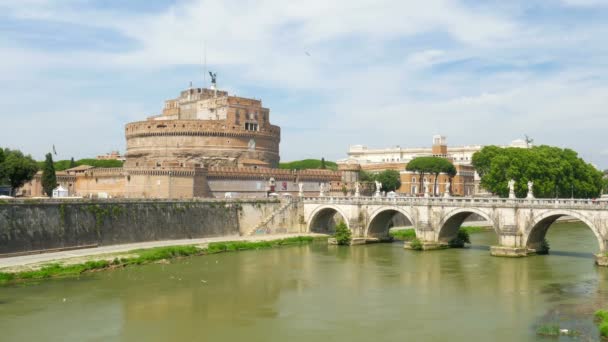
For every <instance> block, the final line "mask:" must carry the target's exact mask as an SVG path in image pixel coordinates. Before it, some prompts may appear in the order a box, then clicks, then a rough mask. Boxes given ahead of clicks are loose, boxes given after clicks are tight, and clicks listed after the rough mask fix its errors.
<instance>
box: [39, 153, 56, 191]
mask: <svg viewBox="0 0 608 342" xmlns="http://www.w3.org/2000/svg"><path fill="white" fill-rule="evenodd" d="M56 186H57V175H56V174H55V165H54V164H53V156H52V155H51V154H50V153H47V154H46V160H45V161H44V168H42V190H43V191H44V193H45V194H46V195H47V196H49V197H51V196H53V189H55V187H56Z"/></svg>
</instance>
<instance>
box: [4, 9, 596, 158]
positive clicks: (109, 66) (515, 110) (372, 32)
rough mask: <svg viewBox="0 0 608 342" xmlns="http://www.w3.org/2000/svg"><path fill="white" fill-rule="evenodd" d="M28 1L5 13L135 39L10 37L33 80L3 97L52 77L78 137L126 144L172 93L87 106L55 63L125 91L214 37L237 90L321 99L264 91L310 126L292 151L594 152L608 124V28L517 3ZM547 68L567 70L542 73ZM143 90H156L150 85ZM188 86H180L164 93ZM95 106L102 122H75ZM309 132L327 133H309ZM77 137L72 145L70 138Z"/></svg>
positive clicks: (291, 120) (18, 73)
mask: <svg viewBox="0 0 608 342" xmlns="http://www.w3.org/2000/svg"><path fill="white" fill-rule="evenodd" d="M28 1H33V2H35V5H34V4H32V5H31V6H16V5H15V3H14V2H4V1H2V0H0V8H5V9H6V10H7V13H10V15H11V16H13V17H14V18H15V19H16V20H19V19H23V18H27V19H28V20H48V21H56V22H59V23H70V24H78V25H85V26H87V27H96V28H103V29H107V30H112V31H115V32H117V33H118V34H121V35H123V36H124V37H127V38H128V39H131V40H133V45H132V46H131V47H130V49H126V50H124V51H114V52H109V51H97V50H87V51H78V52H74V51H69V50H67V51H66V50H51V51H45V52H44V53H43V52H41V50H40V49H34V48H31V47H25V46H23V45H18V44H17V42H15V41H14V40H13V41H10V42H11V43H10V44H9V40H7V39H0V53H1V54H2V55H3V59H2V61H1V63H0V73H2V75H3V80H4V81H5V82H8V81H11V82H17V85H16V86H15V87H14V88H15V89H11V90H10V91H9V92H7V93H5V94H0V100H4V101H3V102H4V103H7V102H8V103H11V104H14V105H13V108H16V109H15V110H19V109H18V105H17V104H18V103H23V102H27V96H24V95H23V94H20V92H19V91H18V90H22V89H25V88H26V86H27V84H28V82H37V83H38V82H40V84H43V85H44V87H46V91H47V92H48V93H49V94H48V95H49V97H51V98H52V97H55V100H53V106H54V107H53V110H50V111H44V110H41V111H40V113H41V114H38V115H37V116H35V117H32V121H30V122H45V120H48V119H45V117H51V116H52V117H56V118H59V119H60V120H61V122H63V125H64V126H63V127H66V128H67V129H68V130H69V131H74V132H80V131H81V129H82V130H83V131H87V130H90V131H91V132H95V133H94V134H96V135H97V139H98V140H99V139H100V138H104V139H110V137H109V136H107V135H102V134H101V133H99V132H103V131H112V132H114V130H116V132H118V133H115V135H112V139H114V141H116V139H119V140H118V141H119V143H120V144H123V138H122V136H121V135H122V124H124V123H125V122H126V120H134V119H143V118H144V117H145V114H144V112H145V110H149V108H150V107H151V106H152V104H153V105H158V104H159V103H160V102H161V101H162V100H163V98H157V97H154V98H150V99H149V102H147V103H142V104H139V103H137V102H136V101H135V100H129V99H127V100H120V101H121V102H120V103H115V102H118V101H119V100H114V99H112V98H108V97H107V96H101V95H100V96H94V95H91V94H88V95H89V99H88V100H86V101H85V100H84V99H78V95H79V87H81V89H86V87H87V86H88V85H89V82H93V81H94V80H82V79H78V78H77V77H76V78H75V79H70V80H60V81H57V80H54V79H53V80H49V79H48V78H47V79H40V78H44V77H48V76H47V75H46V73H48V72H49V71H56V70H59V69H61V70H66V69H67V70H74V74H77V73H80V72H81V71H82V69H87V68H89V69H91V70H95V71H98V72H101V73H104V74H107V75H108V77H112V78H116V86H117V87H121V79H122V78H123V77H124V75H127V74H136V75H146V74H149V73H152V72H156V71H157V70H160V69H168V68H172V67H175V66H183V65H196V64H200V63H201V60H202V51H203V46H202V45H203V41H206V45H207V62H208V64H209V66H210V68H213V69H216V68H219V69H221V70H223V71H225V74H226V73H229V74H231V75H232V76H231V78H229V77H228V76H225V74H222V73H220V77H219V81H220V85H221V86H226V87H228V88H229V89H234V90H235V91H237V92H238V91H239V88H240V86H241V85H242V84H249V85H256V86H259V87H261V88H264V89H266V90H268V91H269V92H273V91H281V92H283V93H287V94H289V95H288V96H291V97H294V98H297V99H299V100H298V103H306V106H305V108H299V107H291V106H288V105H287V104H283V103H281V104H277V103H272V102H269V101H268V99H263V100H264V103H265V104H266V105H268V106H269V107H270V108H271V110H272V111H273V120H274V121H275V122H277V123H279V124H281V125H283V126H285V127H294V128H293V129H291V128H290V129H287V130H284V137H283V143H282V146H281V150H282V156H283V159H296V158H299V157H302V156H310V154H311V149H314V150H315V151H316V150H323V151H327V153H328V157H329V154H331V155H332V156H333V158H339V157H343V156H344V153H345V150H346V147H347V146H348V145H350V144H356V143H365V144H370V145H376V146H382V145H396V144H400V145H401V146H408V145H428V140H430V136H431V135H432V134H434V133H437V132H441V133H443V134H446V135H448V136H449V137H450V141H451V142H452V143H456V142H460V143H468V144H474V143H507V142H509V141H510V140H512V139H514V138H517V137H519V136H520V135H521V134H524V133H527V134H530V135H533V136H535V138H536V139H537V141H546V142H548V143H556V144H557V143H559V142H560V141H568V142H570V141H571V142H573V144H574V145H576V146H578V147H580V149H582V150H586V151H589V150H591V149H592V148H594V146H595V145H594V144H593V143H590V142H588V140H589V139H590V138H591V137H595V136H598V135H599V134H600V133H599V132H601V129H600V127H606V124H607V122H606V119H604V117H605V116H606V115H605V110H604V109H605V108H608V104H607V103H606V99H607V98H608V90H607V84H608V82H607V81H606V80H607V79H608V74H607V73H606V72H605V71H604V70H606V66H607V65H606V64H605V63H606V62H605V61H606V54H608V50H607V49H608V48H606V47H603V46H602V42H603V38H604V37H605V35H606V34H608V26H606V25H603V24H597V23H595V24H593V25H587V24H586V23H584V22H583V24H584V25H578V26H573V27H567V28H564V27H562V26H561V24H560V23H559V22H553V21H548V22H542V21H538V22H537V21H535V20H530V21H525V20H524V19H522V18H523V17H524V16H522V15H520V14H521V13H519V12H517V11H515V12H509V11H502V10H501V9H500V8H494V9H492V8H488V7H485V8H471V7H467V6H465V5H464V4H462V3H459V2H457V1H448V0H427V1H425V2H424V3H421V2H419V1H390V0H381V1H371V0H370V1H357V2H352V1H346V0H338V1H326V0H323V1H322V0H311V1H307V2H305V3H304V2H285V1H263V2H252V3H248V2H237V1H205V0H201V1H187V2H179V3H177V4H175V5H173V6H171V7H169V8H168V9H166V10H165V11H162V12H158V13H149V12H142V13H137V12H129V13H120V12H117V11H112V10H111V9H109V10H101V9H94V8H89V9H86V10H83V9H79V10H78V11H77V10H75V9H74V8H73V7H72V6H71V4H72V3H73V2H72V0H70V1H63V2H53V1H43V0H28ZM564 3H567V4H568V5H589V6H591V5H598V4H600V2H599V1H592V0H587V1H582V0H580V1H574V0H567V1H566V0H564ZM602 3H603V2H602ZM523 7H525V6H523V5H522V8H523ZM582 51H584V54H583V52H582ZM306 52H308V54H306ZM309 55H310V56H309ZM583 56H584V62H583V61H581V58H583ZM459 63H461V64H459ZM537 65H541V67H542V65H549V67H550V68H553V70H550V71H549V72H546V73H543V72H539V71H537V70H535V68H537ZM484 68H485V69H484ZM154 81H155V82H158V83H162V82H164V81H165V80H163V79H158V80H154ZM187 81H188V80H184V82H183V83H184V84H186V83H187ZM0 82H1V81H0ZM39 86H41V85H39ZM82 87H84V88H82ZM122 87H125V85H124V84H122ZM80 91H82V92H85V90H80ZM130 91H134V92H140V93H145V92H147V91H149V86H148V85H141V88H140V89H134V90H130ZM86 92H87V93H89V91H88V90H86ZM71 94H74V95H75V96H76V99H74V98H70V95H71ZM172 95H173V94H171V93H170V92H169V90H167V92H166V93H164V96H165V97H170V96H172ZM32 106H35V107H36V108H39V106H41V105H40V104H39V103H35V104H32ZM158 106H159V105H158ZM279 106H283V107H282V108H281V110H279V109H277V107H279ZM31 110H32V108H29V109H22V111H23V112H24V113H26V112H28V111H31ZM82 112H86V113H87V115H86V117H89V118H91V120H90V121H91V123H88V121H87V122H84V121H83V120H81V119H74V120H70V117H72V116H77V115H79V114H78V113H82ZM118 113H121V114H123V115H124V113H133V114H132V115H130V116H129V117H125V116H118ZM98 116H103V117H105V118H104V119H100V118H98ZM10 120H11V121H10V123H11V124H13V125H17V126H19V127H22V128H23V131H24V132H26V133H24V134H20V135H17V134H15V135H12V136H11V140H14V141H20V140H23V141H24V140H26V139H29V140H28V141H31V143H30V142H28V143H27V147H28V148H32V149H34V150H35V149H36V143H34V142H33V141H35V139H36V137H37V135H36V134H42V133H43V132H42V131H43V129H38V130H31V129H29V130H28V129H26V128H25V127H26V126H28V125H29V124H30V122H27V124H24V121H23V119H20V118H19V116H18V115H17V116H14V117H11V119H10ZM3 121H4V118H3ZM303 125H304V126H306V127H308V128H315V130H304V129H302V130H297V128H296V127H301V126H303ZM602 125H603V126H602ZM43 126H44V125H43ZM53 127H54V129H59V126H58V125H57V126H53ZM95 127H97V128H95ZM572 130H576V131H575V132H572ZM568 132H570V133H568ZM286 133H288V134H289V135H288V136H287V135H285V134H286ZM76 137H79V138H81V137H82V136H76ZM64 139H65V141H66V144H67V141H68V140H69V138H68V137H66V138H64ZM99 141H101V140H99ZM70 148H73V150H74V151H78V150H80V151H82V152H81V154H87V153H89V154H93V153H103V152H106V150H107V148H106V146H103V149H102V146H96V145H95V144H93V143H91V144H79V145H77V146H73V147H70ZM313 154H314V152H313ZM604 163H606V164H608V158H605V161H604Z"/></svg>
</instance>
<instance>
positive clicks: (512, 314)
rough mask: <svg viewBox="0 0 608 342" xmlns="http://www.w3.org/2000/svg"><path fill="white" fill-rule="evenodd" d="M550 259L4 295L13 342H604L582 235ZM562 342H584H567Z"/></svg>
mask: <svg viewBox="0 0 608 342" xmlns="http://www.w3.org/2000/svg"><path fill="white" fill-rule="evenodd" d="M547 237H548V240H549V242H550V244H551V251H552V254H551V255H548V256H534V257H528V258H521V259H507V258H497V257H491V256H490V254H489V251H488V250H487V246H489V245H491V244H493V243H495V240H494V239H495V237H494V233H492V232H486V233H476V234H472V235H471V238H472V242H473V247H472V248H468V249H459V250H458V249H456V250H455V249H453V250H441V251H429V252H415V251H406V250H404V249H403V247H402V243H392V244H376V245H366V246H355V247H350V248H349V247H337V246H328V245H327V244H324V243H315V244H313V245H306V246H295V247H285V248H277V249H271V250H260V251H243V252H238V253H228V254H219V255H213V256H203V257H193V258H187V259H181V260H176V261H174V262H172V263H171V264H167V265H165V264H151V265H147V266H141V267H129V268H126V269H120V270H112V271H104V272H97V273H91V274H87V275H85V276H82V277H80V278H79V279H60V280H50V281H44V282H42V283H40V284H34V285H27V286H23V285H21V286H14V287H2V288H0V340H2V341H303V342H311V341H319V342H320V341H349V342H352V341H366V342H369V341H543V340H546V341H556V339H551V338H545V339H543V338H541V337H539V336H537V335H536V333H535V331H536V327H537V326H538V325H539V324H543V323H551V322H558V323H559V324H560V325H561V326H562V327H564V328H569V329H576V330H578V331H579V332H581V333H582V335H581V336H578V337H577V338H576V340H577V341H596V340H598V339H599V338H598V334H597V328H596V327H595V325H594V323H593V318H592V316H593V311H594V310H596V309H598V308H602V307H607V304H608V301H607V299H608V279H607V277H608V269H603V268H598V267H596V266H595V265H594V259H593V257H592V253H594V252H595V251H596V250H597V241H596V239H595V237H594V236H593V234H592V232H591V231H590V230H589V229H587V228H586V227H584V226H582V225H580V224H572V223H570V224H556V225H554V226H553V227H551V229H550V230H549V233H548V235H547ZM559 340H560V341H569V340H575V339H573V338H571V337H560V339H559Z"/></svg>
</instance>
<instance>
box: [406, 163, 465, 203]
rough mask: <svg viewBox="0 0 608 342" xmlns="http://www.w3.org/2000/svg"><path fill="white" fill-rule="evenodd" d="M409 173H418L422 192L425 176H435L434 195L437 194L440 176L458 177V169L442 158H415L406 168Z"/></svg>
mask: <svg viewBox="0 0 608 342" xmlns="http://www.w3.org/2000/svg"><path fill="white" fill-rule="evenodd" d="M405 169H406V170H408V171H413V172H417V173H418V175H419V177H420V189H421V190H422V189H423V187H424V184H423V177H424V175H425V174H432V175H434V176H435V181H434V186H433V194H436V191H435V189H437V179H438V178H439V174H441V173H445V174H447V175H448V176H449V177H450V178H452V177H453V176H455V175H456V168H455V167H454V165H452V163H450V161H449V160H447V159H445V158H441V157H418V158H414V159H413V160H412V161H411V162H409V163H408V164H407V167H406V168H405Z"/></svg>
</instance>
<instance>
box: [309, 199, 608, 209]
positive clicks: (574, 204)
mask: <svg viewBox="0 0 608 342" xmlns="http://www.w3.org/2000/svg"><path fill="white" fill-rule="evenodd" d="M303 201H304V203H317V204H330V203H331V204H354V205H417V206H462V207H465V206H467V207H471V206H474V207H505V208H564V209H587V210H608V201H597V200H592V199H563V198H560V199H551V198H542V199H541V198H535V199H525V198H516V199H509V198H499V197H447V198H446V197H428V198H424V197H394V198H390V197H364V196H361V197H338V196H336V197H329V196H328V197H304V198H303Z"/></svg>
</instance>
